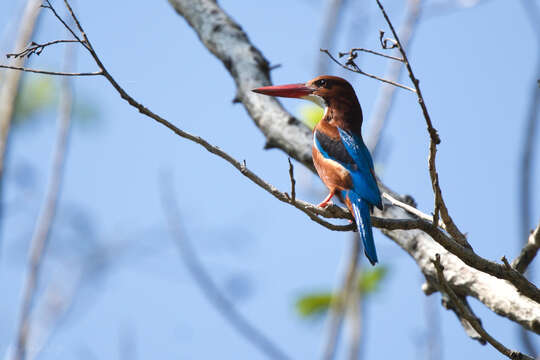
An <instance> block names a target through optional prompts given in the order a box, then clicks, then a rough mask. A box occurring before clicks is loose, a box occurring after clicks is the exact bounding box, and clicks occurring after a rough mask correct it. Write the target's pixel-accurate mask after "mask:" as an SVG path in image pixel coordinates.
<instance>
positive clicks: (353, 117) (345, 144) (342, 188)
mask: <svg viewBox="0 0 540 360" xmlns="http://www.w3.org/2000/svg"><path fill="white" fill-rule="evenodd" d="M253 91H254V92H256V93H260V94H264V95H270V96H279V97H287V98H299V99H305V100H309V101H312V102H314V103H315V104H317V105H319V106H320V107H322V108H323V109H324V115H323V117H322V119H321V121H320V122H319V123H318V124H317V126H315V129H314V130H313V145H312V156H313V163H314V164H315V169H316V170H317V173H318V174H319V177H320V178H321V180H322V181H323V183H324V184H325V185H326V187H328V190H329V193H328V196H327V197H326V198H325V199H324V200H323V201H322V202H321V203H320V204H319V205H318V206H319V207H323V208H324V207H326V206H328V204H329V202H330V200H331V199H332V197H334V195H336V196H337V197H338V198H339V199H340V200H342V202H344V203H345V205H346V206H347V208H348V209H349V211H350V212H351V214H353V216H354V219H355V222H356V227H357V229H358V233H359V234H360V238H361V239H362V242H363V244H364V253H365V254H366V257H367V258H368V260H369V262H370V263H371V265H375V264H376V263H377V262H378V258H377V251H376V250H375V243H374V241H373V230H372V228H371V215H370V213H371V211H372V210H373V207H374V206H376V207H378V208H379V209H381V210H382V208H383V207H382V200H381V193H380V191H379V187H378V186H377V180H376V178H375V171H374V169H373V160H372V158H371V154H370V153H369V150H368V148H367V147H366V145H365V144H364V140H363V139H362V131H361V130H362V108H361V107H360V103H359V102H358V98H357V97H356V93H355V92H354V89H353V87H352V86H351V84H349V82H347V80H345V79H342V78H340V77H337V76H330V75H322V76H318V77H316V78H315V79H313V80H310V81H308V82H306V83H305V84H290V85H279V86H264V87H260V88H257V89H253Z"/></svg>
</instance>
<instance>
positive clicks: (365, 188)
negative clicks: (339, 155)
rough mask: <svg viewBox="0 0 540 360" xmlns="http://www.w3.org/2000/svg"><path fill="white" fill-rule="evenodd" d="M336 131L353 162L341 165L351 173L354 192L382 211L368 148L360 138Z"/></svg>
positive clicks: (340, 130) (342, 131)
mask: <svg viewBox="0 0 540 360" xmlns="http://www.w3.org/2000/svg"><path fill="white" fill-rule="evenodd" d="M338 131H339V135H340V137H341V142H342V143H343V145H344V146H345V149H347V152H348V153H349V155H350V156H351V157H352V158H353V160H354V164H343V166H345V168H346V169H347V170H349V172H350V173H351V177H352V180H353V187H354V188H353V190H354V192H355V193H357V194H358V195H359V196H360V198H362V199H364V200H366V201H367V202H368V203H370V204H371V205H375V206H377V207H378V208H379V209H382V200H381V193H380V191H379V187H378V186H377V180H375V177H374V176H373V160H372V159H371V154H370V153H369V150H368V148H367V147H366V145H365V144H364V141H363V140H362V138H361V137H359V136H356V135H354V134H350V133H349V132H348V131H346V130H343V129H341V128H339V127H338Z"/></svg>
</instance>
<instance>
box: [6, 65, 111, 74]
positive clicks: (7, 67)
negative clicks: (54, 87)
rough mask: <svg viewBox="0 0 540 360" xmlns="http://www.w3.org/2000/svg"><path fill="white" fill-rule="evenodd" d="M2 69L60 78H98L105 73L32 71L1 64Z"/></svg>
mask: <svg viewBox="0 0 540 360" xmlns="http://www.w3.org/2000/svg"><path fill="white" fill-rule="evenodd" d="M0 68H3V69H12V70H19V71H24V72H31V73H35V74H45V75H58V76H96V75H103V73H102V72H101V71H95V72H80V73H73V72H61V71H48V70H39V69H30V68H25V67H20V66H11V65H1V64H0Z"/></svg>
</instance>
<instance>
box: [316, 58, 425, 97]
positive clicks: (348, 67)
mask: <svg viewBox="0 0 540 360" xmlns="http://www.w3.org/2000/svg"><path fill="white" fill-rule="evenodd" d="M321 52H323V53H325V54H326V55H328V57H330V59H332V61H333V62H335V63H336V64H338V65H339V66H341V67H342V68H344V69H346V70H349V71H352V72H355V73H358V74H362V75H365V76H367V77H370V78H372V79H376V80H379V81H382V82H384V83H387V84H391V85H394V86H397V87H399V88H402V89H405V90H409V91H412V92H416V90H414V89H413V88H410V87H408V86H405V85H401V84H400V83H397V82H394V81H390V80H386V79H383V78H381V77H378V76H376V75H372V74H368V73H367V72H365V71H363V70H361V69H360V68H359V67H358V65H356V63H355V62H354V61H349V62H348V63H346V64H342V63H340V62H339V60H338V59H336V58H335V57H333V56H332V54H330V52H329V51H328V50H327V49H321Z"/></svg>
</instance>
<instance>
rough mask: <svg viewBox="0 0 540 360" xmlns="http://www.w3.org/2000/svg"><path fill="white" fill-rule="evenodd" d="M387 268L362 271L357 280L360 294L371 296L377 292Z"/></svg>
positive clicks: (381, 267)
mask: <svg viewBox="0 0 540 360" xmlns="http://www.w3.org/2000/svg"><path fill="white" fill-rule="evenodd" d="M387 273H388V268H387V267H385V266H377V267H376V268H373V269H369V270H366V269H363V270H362V272H361V273H360V276H359V278H358V289H359V290H360V292H361V293H362V294H365V295H367V294H371V293H374V292H376V291H378V290H379V285H380V283H381V281H382V280H384V278H385V277H386V274H387Z"/></svg>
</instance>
